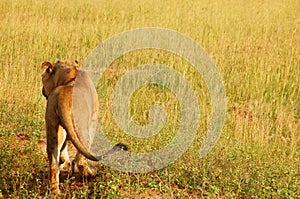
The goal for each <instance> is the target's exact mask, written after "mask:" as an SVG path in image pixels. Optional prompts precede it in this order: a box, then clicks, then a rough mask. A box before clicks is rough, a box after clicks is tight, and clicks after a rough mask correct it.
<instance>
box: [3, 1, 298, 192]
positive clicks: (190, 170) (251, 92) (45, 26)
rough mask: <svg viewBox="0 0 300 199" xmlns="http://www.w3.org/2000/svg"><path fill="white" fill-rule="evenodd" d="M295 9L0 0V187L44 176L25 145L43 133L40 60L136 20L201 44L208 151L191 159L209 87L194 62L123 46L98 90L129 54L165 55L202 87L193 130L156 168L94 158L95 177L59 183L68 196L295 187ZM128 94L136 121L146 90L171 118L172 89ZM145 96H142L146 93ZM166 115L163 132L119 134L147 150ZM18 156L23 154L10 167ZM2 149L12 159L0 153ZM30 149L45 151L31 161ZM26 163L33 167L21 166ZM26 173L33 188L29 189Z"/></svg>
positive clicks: (85, 48)
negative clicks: (98, 163)
mask: <svg viewBox="0 0 300 199" xmlns="http://www.w3.org/2000/svg"><path fill="white" fill-rule="evenodd" d="M299 10H300V6H299V2H298V1H292V0H284V1H280V0H275V1H269V0H266V1H244V0H243V1H238V0H230V1H222V0H221V1H188V2H184V1H182V2H179V1H174V0H168V1H157V0H155V1H151V2H150V1H135V0H130V1H126V2H124V1H96V0H94V1H81V0H75V1H72V2H71V1H70V2H69V1H65V2H64V1H58V0H54V1H46V0H39V1H20V0H16V1H10V0H2V1H1V3H0V76H1V78H0V110H1V111H0V113H1V115H0V118H1V119H0V146H1V147H0V177H1V178H0V187H1V189H0V190H1V192H0V198H1V195H2V194H3V195H4V196H6V197H9V196H10V197H26V196H31V197H38V196H41V197H44V196H45V188H42V187H41V182H44V184H46V183H47V180H45V178H46V177H45V174H44V170H43V169H45V164H46V160H45V159H44V157H45V156H44V155H41V154H36V153H35V155H34V156H32V154H33V153H32V150H33V148H34V147H35V145H36V144H37V142H38V139H40V138H41V136H42V135H43V134H44V119H43V118H44V115H43V114H44V107H45V100H44V99H43V97H42V96H41V80H40V66H41V63H42V62H43V61H45V60H48V61H56V60H58V59H70V60H75V59H77V60H79V61H80V62H83V61H84V60H85V58H86V57H87V56H88V54H89V53H90V52H91V51H92V50H93V49H94V48H95V47H96V46H97V45H98V44H99V43H100V42H101V41H103V40H105V39H107V38H108V37H110V36H112V35H114V34H116V33H119V32H122V31H125V30H130V29H134V28H140V27H163V28H170V29H174V30H176V31H179V32H181V33H183V34H185V35H187V36H189V37H191V38H193V39H195V40H196V41H197V42H198V43H199V44H200V45H201V46H203V47H204V49H205V50H206V51H207V52H208V53H209V54H210V56H211V57H212V58H213V60H214V61H215V62H216V65H217V67H218V69H219V71H220V74H221V76H222V78H223V81H224V84H225V87H226V95H227V103H228V104H227V105H228V110H227V118H226V123H225V126H224V129H223V134H222V136H221V138H220V140H219V142H218V143H217V146H216V147H215V148H214V150H213V152H212V153H211V154H209V156H208V157H206V158H205V159H202V160H199V159H197V155H198V154H197V150H198V149H199V147H200V146H201V143H202V141H203V135H204V134H205V132H206V130H207V125H208V123H209V113H210V105H209V95H208V92H207V89H206V88H205V83H204V82H203V80H202V78H201V77H200V76H194V75H191V74H193V73H192V72H193V69H192V68H191V66H190V65H189V64H188V63H185V62H183V61H182V60H180V59H179V58H178V57H176V56H174V55H171V54H168V53H166V52H159V51H158V52H157V51H145V52H138V53H131V54H128V55H126V56H124V57H123V58H121V59H120V60H118V61H117V62H116V63H114V65H113V66H111V68H110V71H108V72H107V73H106V76H105V78H104V79H103V80H102V82H101V83H102V84H101V89H100V90H101V93H100V97H101V99H100V102H101V103H102V104H103V105H105V104H109V102H110V100H111V99H110V94H111V89H112V86H113V83H115V81H116V79H117V78H119V77H120V75H122V74H123V73H124V72H125V71H126V70H129V69H130V67H134V66H135V65H134V64H135V63H139V64H141V63H145V62H151V61H152V62H158V63H166V64H169V65H171V67H174V68H175V69H176V70H178V71H179V72H180V73H182V74H183V76H184V77H186V78H187V79H188V81H189V82H190V83H191V84H192V85H193V87H194V89H195V90H196V92H197V96H198V98H199V99H202V100H201V102H200V104H199V107H200V108H201V112H202V113H204V114H203V117H202V116H201V118H200V120H201V121H200V124H201V128H200V129H199V130H198V134H199V135H198V137H197V139H196V141H195V142H194V144H193V146H192V147H191V149H190V150H189V151H188V152H187V153H186V154H185V155H184V156H183V157H181V158H180V159H179V160H178V161H176V162H175V163H174V164H173V165H171V166H170V167H168V168H166V169H163V170H161V171H159V172H154V173H150V174H124V173H119V172H117V171H113V170H110V169H109V168H106V167H105V168H102V169H103V172H100V174H99V176H98V177H97V178H96V179H94V180H93V181H92V182H91V183H84V185H86V186H79V187H80V188H79V187H77V188H78V190H77V189H75V188H74V187H76V185H74V179H70V180H71V182H69V181H66V182H65V183H63V185H62V186H63V189H64V190H65V191H66V192H67V194H68V195H67V196H69V197H71V196H72V194H73V196H74V197H76V196H79V195H82V196H84V194H87V195H88V196H86V197H94V196H96V195H99V194H100V195H102V196H103V197H105V196H106V197H111V198H113V197H129V198H130V197H134V198H139V196H140V197H144V198H147V197H154V198H156V197H161V198H164V197H170V198H177V197H178V198H180V197H191V198H194V197H201V196H207V197H237V198H239V197H246V198H248V197H278V198H279V197H283V198H289V197H290V198H298V197H300V196H299V186H300V182H299V161H300V157H299V150H300V135H299V132H300V103H299V102H300V86H299V85H300V80H299V77H300V67H299V65H300V56H299V54H300V47H299V43H300V37H299V35H300V28H299V26H300V25H299V23H300V21H299V14H298V13H299ZM124 70H125V71H124ZM135 96H136V97H134V99H133V104H132V114H133V115H134V118H135V119H136V120H137V122H138V123H140V124H146V123H147V119H148V115H147V111H149V106H150V105H151V103H152V102H154V101H155V102H159V103H160V104H162V105H163V106H165V107H167V108H168V110H170V114H169V118H170V120H172V119H175V120H176V117H177V115H176V114H177V112H176V110H177V109H176V107H177V105H176V103H177V101H176V99H175V96H174V95H173V94H172V93H170V92H169V91H166V90H164V89H161V88H156V87H151V86H149V87H144V88H143V89H141V90H139V91H138V92H137V93H136V94H135ZM145 96H147V97H149V100H146V101H145V100H144V99H145ZM101 111H102V112H101V114H102V116H103V118H104V119H103V123H104V125H105V127H106V129H107V130H108V131H109V132H112V134H113V136H114V135H115V134H118V135H116V136H117V138H116V139H126V135H124V134H122V132H121V131H120V130H119V129H118V127H117V126H116V125H115V124H114V123H113V120H112V115H111V113H110V109H109V107H108V108H107V109H103V110H101ZM176 125H177V124H176V122H175V123H172V121H171V123H169V126H168V128H166V131H165V132H162V136H160V137H156V138H153V139H152V140H151V139H150V140H134V141H132V142H130V143H129V145H131V148H134V149H136V150H144V151H149V150H154V149H155V147H156V146H155V142H156V141H159V143H160V145H159V146H158V147H163V146H164V145H165V144H166V143H167V142H168V141H169V140H170V139H172V138H171V137H172V133H170V132H172V129H174V128H176ZM168 132H169V134H168ZM15 136H17V137H22V138H23V137H25V138H26V140H30V142H25V143H24V142H22V143H21V144H24V145H25V149H24V148H23V147H21V148H19V146H18V144H13V143H14V140H15ZM113 136H112V137H113ZM124 137H125V138H124ZM164 138H166V139H167V140H165V139H164ZM10 141H11V142H10ZM147 143H150V144H151V145H150V146H148V145H146V144H147ZM145 146H146V147H145ZM135 147H136V148H135ZM143 147H144V148H143ZM147 147H148V148H147ZM26 149H27V150H26ZM29 149H30V150H29ZM20 151H21V152H22V153H23V154H24V156H25V160H23V159H22V158H21V157H23V158H24V156H22V155H20V154H19V153H20ZM19 156H20V160H23V161H25V163H26V164H24V169H23V170H20V171H19V170H18V169H17V167H18V166H17V165H18V163H17V162H18V160H19ZM12 157H13V160H14V161H10V160H11V159H12ZM26 157H32V158H34V159H35V160H36V162H37V163H36V164H33V163H32V162H31V161H32V160H31V159H28V158H27V159H26ZM39 158H40V159H41V160H43V161H44V162H45V163H42V162H41V161H37V160H38V159H39ZM32 166H35V167H34V168H35V169H36V170H37V171H33V176H30V175H28V173H30V172H31V171H32V170H31V168H32ZM39 168H41V169H40V170H39ZM14 170H17V171H18V172H13V171H14ZM104 171H105V172H104ZM41 173H42V174H41ZM25 176H27V177H25ZM72 180H73V181H72ZM77 180H78V179H77ZM78 181H80V178H79V180H78ZM16 183H17V186H16V185H15V184H16ZM19 185H20V186H19ZM32 185H38V186H37V187H40V188H41V189H37V188H36V189H31V188H30V187H31V186H32ZM72 190H75V191H74V192H73V193H72ZM141 193H144V194H142V195H139V194H141ZM74 194H75V195H74Z"/></svg>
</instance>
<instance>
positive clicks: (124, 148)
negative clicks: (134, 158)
mask: <svg viewBox="0 0 300 199" xmlns="http://www.w3.org/2000/svg"><path fill="white" fill-rule="evenodd" d="M114 147H117V148H119V149H120V150H123V151H128V146H127V145H125V144H123V143H121V142H120V143H118V144H116V145H115V146H114Z"/></svg>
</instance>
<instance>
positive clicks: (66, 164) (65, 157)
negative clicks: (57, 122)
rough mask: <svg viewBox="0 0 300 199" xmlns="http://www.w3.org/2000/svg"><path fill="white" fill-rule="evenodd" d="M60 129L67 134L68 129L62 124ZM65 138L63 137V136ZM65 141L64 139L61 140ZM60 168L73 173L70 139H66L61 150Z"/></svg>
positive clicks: (61, 132)
mask: <svg viewBox="0 0 300 199" xmlns="http://www.w3.org/2000/svg"><path fill="white" fill-rule="evenodd" d="M58 131H60V134H63V135H66V134H67V133H66V131H65V130H64V129H63V128H62V127H61V126H60V127H59V129H58ZM62 138H63V137H62ZM61 142H63V140H61ZM59 164H60V165H59V168H60V170H61V171H64V172H68V173H72V166H71V165H72V164H71V161H70V157H69V153H68V140H67V139H65V141H64V143H63V145H62V147H61V150H60V161H59Z"/></svg>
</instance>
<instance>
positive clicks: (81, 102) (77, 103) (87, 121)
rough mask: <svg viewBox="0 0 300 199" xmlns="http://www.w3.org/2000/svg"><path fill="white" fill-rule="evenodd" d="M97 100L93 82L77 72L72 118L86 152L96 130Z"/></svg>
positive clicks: (84, 73) (84, 74) (85, 75)
mask: <svg viewBox="0 0 300 199" xmlns="http://www.w3.org/2000/svg"><path fill="white" fill-rule="evenodd" d="M97 114H98V98H97V92H96V89H95V86H94V84H93V82H92V81H91V80H90V78H89V77H88V75H87V73H86V72H85V71H81V70H79V71H78V74H77V77H76V81H75V86H74V88H73V116H74V123H75V128H76V130H77V132H78V135H79V138H80V140H81V142H82V143H83V144H84V145H85V146H86V148H87V149H88V150H90V148H91V144H92V142H93V139H94V135H95V132H96V128H97Z"/></svg>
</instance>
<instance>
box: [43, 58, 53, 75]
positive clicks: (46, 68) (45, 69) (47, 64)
mask: <svg viewBox="0 0 300 199" xmlns="http://www.w3.org/2000/svg"><path fill="white" fill-rule="evenodd" d="M42 70H43V73H45V72H47V73H51V72H52V70H53V65H52V64H51V63H50V62H48V61H45V62H44V63H43V64H42Z"/></svg>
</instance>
